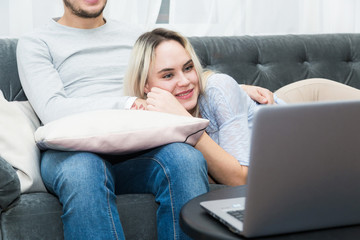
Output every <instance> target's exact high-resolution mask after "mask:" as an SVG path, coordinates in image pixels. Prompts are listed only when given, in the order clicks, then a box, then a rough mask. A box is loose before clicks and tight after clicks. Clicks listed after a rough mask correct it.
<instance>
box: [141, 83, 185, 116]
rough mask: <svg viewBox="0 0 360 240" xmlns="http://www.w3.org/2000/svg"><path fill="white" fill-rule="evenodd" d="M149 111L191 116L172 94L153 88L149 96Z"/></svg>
mask: <svg viewBox="0 0 360 240" xmlns="http://www.w3.org/2000/svg"><path fill="white" fill-rule="evenodd" d="M146 103H147V110H149V111H158V112H165V113H172V114H176V115H183V116H191V114H190V113H189V112H188V111H187V110H186V109H185V108H184V106H183V105H181V103H180V102H179V101H178V100H177V99H176V98H175V96H174V95H172V94H171V93H170V92H168V91H166V90H163V89H161V88H158V87H153V88H152V89H151V91H150V92H149V93H148V94H147V99H146Z"/></svg>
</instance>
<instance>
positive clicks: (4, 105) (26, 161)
mask: <svg viewBox="0 0 360 240" xmlns="http://www.w3.org/2000/svg"><path fill="white" fill-rule="evenodd" d="M39 126H40V122H39V120H38V118H37V116H36V114H35V112H34V111H33V109H32V107H31V106H30V104H29V102H27V101H23V102H16V101H13V102H8V101H7V100H6V99H5V98H4V97H3V95H2V93H1V91H0V154H1V158H2V159H4V160H5V161H7V162H8V163H9V164H10V165H11V166H13V168H14V169H15V170H16V173H17V175H18V177H19V180H20V186H21V193H25V192H39V191H44V192H45V191H46V189H45V186H44V184H43V182H42V179H41V176H40V151H39V149H38V148H37V146H36V143H35V140H34V132H35V130H36V129H37V128H38V127H39Z"/></svg>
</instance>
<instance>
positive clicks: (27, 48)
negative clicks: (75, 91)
mask: <svg viewBox="0 0 360 240" xmlns="http://www.w3.org/2000/svg"><path fill="white" fill-rule="evenodd" d="M17 62H18V70H19V76H20V80H21V84H22V87H23V89H24V91H25V94H26V96H27V98H28V100H29V102H30V103H31V105H32V107H33V108H34V110H35V112H36V113H37V115H38V116H39V118H40V120H41V121H42V122H43V123H44V124H45V123H47V122H50V121H53V120H56V119H59V118H61V117H64V116H67V115H71V114H75V113H79V112H84V111H92V110H100V109H124V108H125V107H126V106H128V107H131V105H132V103H133V102H134V99H132V98H130V97H121V96H120V94H119V96H109V97H96V96H90V95H89V96H82V97H69V96H68V94H67V93H66V91H65V87H64V84H63V81H62V80H61V78H60V75H59V72H58V71H57V69H55V67H54V64H53V59H52V56H51V53H50V49H49V47H48V46H47V44H46V43H45V42H43V41H42V40H41V39H38V38H35V37H25V38H22V39H20V40H19V42H18V46H17ZM79 70H80V69H79ZM129 101H130V102H129Z"/></svg>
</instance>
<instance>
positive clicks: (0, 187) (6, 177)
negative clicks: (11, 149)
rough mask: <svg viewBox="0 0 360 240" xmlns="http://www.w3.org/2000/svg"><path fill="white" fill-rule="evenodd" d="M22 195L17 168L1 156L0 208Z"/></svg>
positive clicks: (4, 207) (5, 206)
mask: <svg viewBox="0 0 360 240" xmlns="http://www.w3.org/2000/svg"><path fill="white" fill-rule="evenodd" d="M19 196H20V180H19V177H18V175H17V174H16V171H15V169H14V168H13V167H12V166H11V165H10V164H9V163H8V162H6V161H5V160H4V159H2V158H1V157H0V210H1V211H2V210H4V209H6V208H7V207H8V206H9V205H10V204H11V203H12V202H13V201H14V200H15V199H17V198H18V197H19Z"/></svg>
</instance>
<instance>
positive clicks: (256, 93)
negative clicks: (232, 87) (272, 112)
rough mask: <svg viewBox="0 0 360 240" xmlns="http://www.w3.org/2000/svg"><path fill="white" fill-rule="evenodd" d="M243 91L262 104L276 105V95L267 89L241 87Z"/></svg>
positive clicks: (248, 86)
mask: <svg viewBox="0 0 360 240" xmlns="http://www.w3.org/2000/svg"><path fill="white" fill-rule="evenodd" d="M240 86H241V87H242V89H243V90H244V91H245V92H246V93H247V94H248V95H249V97H250V98H251V99H252V100H254V101H256V102H258V103H260V104H274V103H275V101H274V94H273V93H272V92H271V91H269V90H268V89H266V88H262V87H258V86H251V85H244V84H241V85H240Z"/></svg>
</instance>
